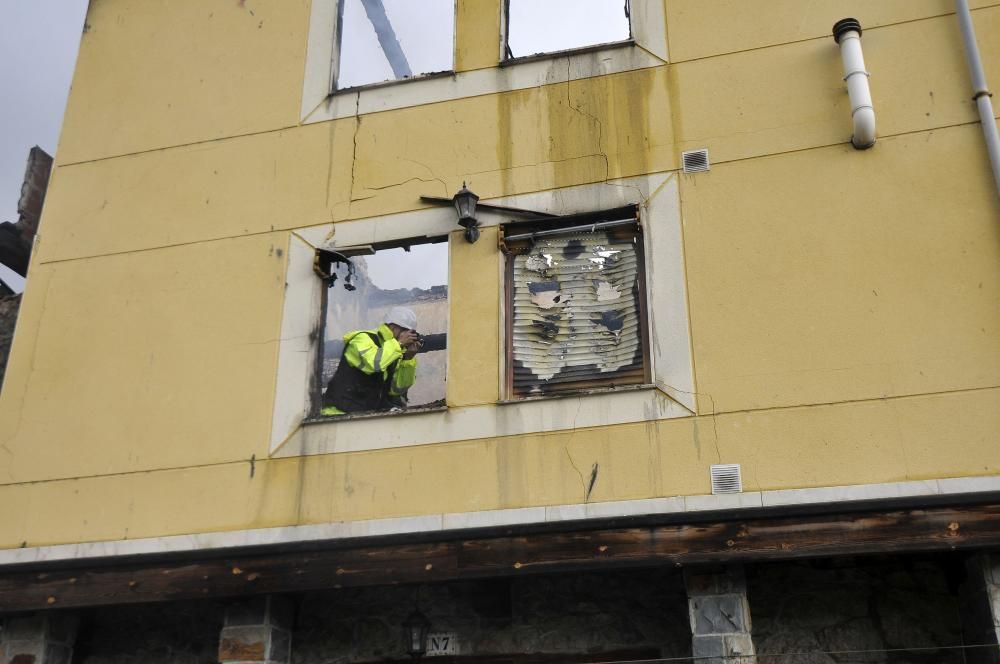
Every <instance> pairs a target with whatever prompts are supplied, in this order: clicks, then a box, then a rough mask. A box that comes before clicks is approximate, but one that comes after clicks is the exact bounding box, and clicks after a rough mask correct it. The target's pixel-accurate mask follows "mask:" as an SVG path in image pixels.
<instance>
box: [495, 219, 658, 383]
mask: <svg viewBox="0 0 1000 664" xmlns="http://www.w3.org/2000/svg"><path fill="white" fill-rule="evenodd" d="M501 246H502V248H503V250H504V252H505V253H506V255H507V262H506V307H505V314H506V328H507V375H506V378H507V394H508V396H509V397H510V398H513V399H523V398H529V397H538V396H553V395H563V394H571V393H576V392H585V391H589V390H594V389H605V388H615V387H624V386H634V385H641V384H645V383H648V382H649V380H650V371H649V363H648V361H647V355H648V353H647V348H648V342H647V323H646V310H645V284H644V279H643V275H644V272H645V268H644V263H643V250H642V234H641V229H640V227H639V224H638V220H637V208H636V207H635V206H629V207H625V208H619V209H616V210H608V211H604V212H598V213H590V214H584V215H574V216H571V217H562V218H560V219H557V220H545V221H532V222H526V223H519V224H510V225H507V226H505V227H504V229H503V233H502V238H501Z"/></svg>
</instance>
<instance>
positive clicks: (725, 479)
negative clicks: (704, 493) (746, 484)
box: [712, 463, 743, 494]
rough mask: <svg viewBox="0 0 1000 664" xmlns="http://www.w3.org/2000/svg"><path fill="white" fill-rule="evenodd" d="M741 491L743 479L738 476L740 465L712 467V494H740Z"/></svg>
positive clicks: (725, 464) (727, 464)
mask: <svg viewBox="0 0 1000 664" xmlns="http://www.w3.org/2000/svg"><path fill="white" fill-rule="evenodd" d="M742 491H743V478H742V477H741V476H740V464H738V463H722V464H717V465H713V466H712V493H713V494H719V493H740V492H742Z"/></svg>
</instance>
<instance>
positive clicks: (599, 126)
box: [564, 58, 611, 181]
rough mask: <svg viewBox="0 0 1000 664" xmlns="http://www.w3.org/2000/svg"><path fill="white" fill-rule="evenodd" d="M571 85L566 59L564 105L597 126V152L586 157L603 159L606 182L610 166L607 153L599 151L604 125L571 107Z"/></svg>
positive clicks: (581, 110) (602, 140) (602, 141)
mask: <svg viewBox="0 0 1000 664" xmlns="http://www.w3.org/2000/svg"><path fill="white" fill-rule="evenodd" d="M571 83H572V78H571V76H570V59H569V58H566V105H567V106H569V107H570V108H571V109H572V110H574V111H576V112H577V113H579V114H580V115H582V116H584V117H586V118H590V119H591V120H593V121H594V122H595V123H596V124H597V152H596V153H594V154H591V155H587V156H589V157H596V156H598V155H600V156H601V157H602V158H603V159H604V180H605V181H607V180H609V179H610V178H611V165H610V162H609V161H608V155H607V153H605V152H604V151H603V150H602V149H601V146H602V145H603V143H604V123H603V122H601V119H600V118H598V117H597V116H596V115H592V114H591V113H588V112H586V111H585V110H583V109H582V108H580V107H579V106H574V105H573V102H572V100H571V98H570V94H569V86H570V84H571ZM564 161H565V160H564Z"/></svg>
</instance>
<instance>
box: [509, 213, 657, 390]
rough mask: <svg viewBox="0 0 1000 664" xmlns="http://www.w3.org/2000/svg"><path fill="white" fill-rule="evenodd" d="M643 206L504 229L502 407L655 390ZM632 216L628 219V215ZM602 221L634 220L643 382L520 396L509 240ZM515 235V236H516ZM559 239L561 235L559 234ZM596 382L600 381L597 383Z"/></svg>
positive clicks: (611, 379) (517, 223) (515, 223)
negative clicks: (530, 402)
mask: <svg viewBox="0 0 1000 664" xmlns="http://www.w3.org/2000/svg"><path fill="white" fill-rule="evenodd" d="M640 211H641V209H640V206H639V205H637V204H630V205H626V206H622V207H617V208H610V209H604V210H596V211H593V212H583V213H577V214H568V215H560V216H553V217H546V218H541V219H532V220H529V221H511V222H508V223H506V224H502V225H500V247H501V251H502V253H503V255H504V262H503V265H502V269H503V280H502V287H503V302H502V317H501V318H502V325H503V352H502V359H503V365H502V375H501V380H502V385H501V399H500V401H499V402H498V403H500V404H512V403H522V402H525V401H536V400H542V399H559V398H565V397H574V396H583V395H590V394H600V393H607V392H619V391H629V390H641V389H653V388H655V387H656V386H655V384H654V381H653V362H654V357H653V353H652V352H651V349H650V340H651V338H652V335H651V332H650V317H649V311H648V310H649V293H648V289H647V275H646V242H645V237H644V232H643V231H644V229H643V224H642V220H641V216H640ZM626 214H627V215H629V216H628V217H626V216H625V215H626ZM601 217H607V218H608V219H614V221H615V222H620V221H628V220H629V219H631V220H633V221H632V224H633V229H632V232H633V233H634V238H635V242H636V247H635V252H636V284H635V288H636V289H637V292H636V294H635V297H636V308H637V314H638V319H639V320H638V326H639V343H640V350H641V355H642V357H641V367H642V379H641V380H640V381H630V382H624V383H620V384H617V385H616V384H615V383H614V377H613V376H609V377H608V378H607V383H608V384H607V385H600V386H594V387H586V388H578V389H568V390H558V389H557V390H556V391H555V392H553V393H543V394H539V395H530V394H529V395H518V394H517V393H516V392H515V389H514V329H513V328H514V297H515V294H516V293H515V283H514V262H515V260H516V257H517V256H518V255H519V253H516V252H513V251H511V250H509V248H508V247H507V245H506V238H507V237H508V236H511V235H516V234H518V233H524V232H533V231H534V230H535V229H537V230H539V231H540V230H560V229H562V228H566V229H570V228H575V227H579V226H586V225H593V224H599V223H600V222H599V221H597V220H598V219H600V218H601ZM512 231H513V232H512ZM557 235H558V234H557ZM595 380H596V379H595Z"/></svg>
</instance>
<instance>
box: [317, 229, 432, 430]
mask: <svg viewBox="0 0 1000 664" xmlns="http://www.w3.org/2000/svg"><path fill="white" fill-rule="evenodd" d="M449 241H450V240H449V236H448V235H447V234H438V235H427V236H422V237H413V238H403V239H400V240H385V241H383V242H373V243H372V244H368V245H363V246H355V247H343V248H336V249H328V248H322V247H317V248H316V249H315V250H314V251H315V255H316V258H315V262H314V272H315V274H316V277H317V278H318V279H319V280H320V283H321V286H320V291H319V299H320V301H319V323H318V325H317V332H316V334H317V338H318V343H317V344H316V349H315V354H314V358H313V366H312V370H311V372H310V382H309V403H308V414H307V415H306V417H305V418H304V419H303V422H304V423H307V424H308V423H312V422H337V421H343V420H356V419H369V418H377V417H399V416H402V415H415V414H418V413H435V412H442V411H446V410H448V406H447V404H445V405H441V406H414V407H412V408H405V409H403V410H398V411H364V412H359V413H345V414H343V415H323V414H321V412H320V411H321V410H322V408H323V390H324V388H325V387H326V385H325V384H324V381H323V364H324V362H325V361H326V332H327V318H328V310H329V305H330V290H331V289H332V288H334V287H335V286H336V284H335V283H331V284H327V277H326V276H325V275H324V274H323V273H322V271H321V268H320V262H321V260H322V259H321V256H322V255H323V254H339V255H340V256H343V257H346V258H353V257H356V256H373V255H375V254H376V253H377V252H379V251H386V250H390V249H406V250H409V247H415V246H419V245H424V244H442V243H443V244H445V245H446V249H450V247H448V244H449ZM331 273H332V271H331ZM449 277H450V275H449ZM334 280H336V277H334ZM446 288H448V291H446V296H445V301H446V302H447V301H448V298H449V297H450V284H446ZM447 311H448V320H449V325H450V320H451V307H450V305H448V308H447ZM443 350H444V352H445V353H447V352H448V347H447V345H445V347H444V349H443ZM447 363H448V358H447V355H446V356H445V374H446V375H447Z"/></svg>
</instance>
